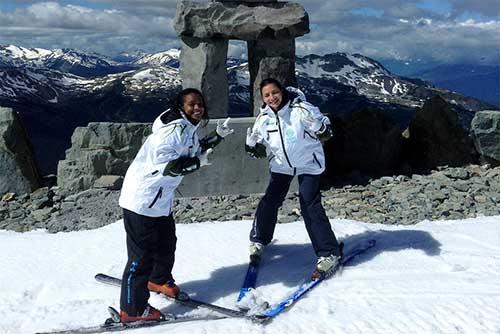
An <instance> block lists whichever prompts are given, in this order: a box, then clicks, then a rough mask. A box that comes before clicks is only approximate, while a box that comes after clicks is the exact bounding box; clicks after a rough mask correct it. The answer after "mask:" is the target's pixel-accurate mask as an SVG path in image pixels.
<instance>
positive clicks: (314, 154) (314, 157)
mask: <svg viewBox="0 0 500 334" xmlns="http://www.w3.org/2000/svg"><path fill="white" fill-rule="evenodd" d="M313 159H314V161H315V162H316V163H317V164H318V166H319V168H323V167H322V166H321V163H320V162H319V160H318V157H317V156H316V153H314V152H313Z"/></svg>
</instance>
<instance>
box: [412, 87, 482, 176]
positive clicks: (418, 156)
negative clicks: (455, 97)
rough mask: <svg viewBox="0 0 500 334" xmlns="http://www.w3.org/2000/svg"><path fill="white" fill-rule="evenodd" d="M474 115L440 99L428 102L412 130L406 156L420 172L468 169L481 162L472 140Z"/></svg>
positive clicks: (416, 118)
mask: <svg viewBox="0 0 500 334" xmlns="http://www.w3.org/2000/svg"><path fill="white" fill-rule="evenodd" d="M472 117H473V113H472V112H470V111H468V110H465V109H462V108H461V107H459V106H458V105H453V104H450V103H448V102H446V101H445V100H444V99H443V98H441V97H440V96H435V97H433V98H431V99H429V100H427V101H426V102H425V103H424V105H423V107H422V108H421V109H418V110H417V111H416V113H415V116H414V118H413V119H412V120H411V122H410V126H409V139H408V146H407V148H406V151H407V152H406V153H407V156H408V159H409V161H410V164H411V166H412V168H413V169H414V170H416V171H425V170H430V169H434V168H436V167H437V166H445V165H447V166H455V167H456V166H464V165H467V164H470V163H474V162H476V161H477V152H476V150H475V148H474V144H473V142H472V138H471V137H470V136H469V128H470V121H471V120H472Z"/></svg>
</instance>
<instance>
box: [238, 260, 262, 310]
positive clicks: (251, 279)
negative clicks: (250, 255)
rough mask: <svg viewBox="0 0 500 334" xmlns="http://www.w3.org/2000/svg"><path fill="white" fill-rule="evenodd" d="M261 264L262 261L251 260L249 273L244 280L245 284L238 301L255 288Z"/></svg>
mask: <svg viewBox="0 0 500 334" xmlns="http://www.w3.org/2000/svg"><path fill="white" fill-rule="evenodd" d="M259 264H260V261H250V263H249V264H248V270H247V274H246V275H245V280H244V281H243V285H242V287H241V289H240V294H239V295H238V301H240V300H242V299H243V297H245V295H246V294H247V293H248V291H250V290H251V289H255V285H256V284H257V274H258V272H259Z"/></svg>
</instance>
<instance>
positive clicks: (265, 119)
mask: <svg viewBox="0 0 500 334" xmlns="http://www.w3.org/2000/svg"><path fill="white" fill-rule="evenodd" d="M287 91H288V92H289V93H290V96H291V98H290V101H289V102H288V103H287V104H286V105H285V106H284V107H283V108H281V109H280V110H278V112H277V113H275V112H274V111H273V110H272V109H271V107H269V106H267V105H265V106H264V107H263V108H261V109H260V114H259V116H257V119H256V120H255V123H254V126H253V130H252V131H253V132H254V133H257V134H258V137H259V140H258V142H260V143H263V144H264V145H265V146H266V150H267V153H268V156H269V155H270V159H269V162H270V169H271V171H272V172H275V173H282V174H288V175H301V174H313V175H318V174H321V173H322V172H323V171H324V170H325V153H324V151H323V146H322V145H321V142H320V141H319V139H318V138H317V136H316V134H315V132H314V131H313V130H312V129H311V128H310V122H307V121H306V118H309V119H311V118H312V119H314V120H316V121H319V122H321V123H323V124H330V120H329V119H328V117H326V116H324V115H323V114H322V113H321V112H320V111H319V109H318V108H317V107H315V106H313V105H312V104H310V103H309V102H307V101H306V98H305V96H304V93H302V92H301V91H300V90H299V89H296V88H293V87H287Z"/></svg>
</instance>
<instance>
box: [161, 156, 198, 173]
mask: <svg viewBox="0 0 500 334" xmlns="http://www.w3.org/2000/svg"><path fill="white" fill-rule="evenodd" d="M198 168H200V159H198V157H180V158H178V159H175V160H172V161H170V162H169V163H168V164H167V166H166V167H165V169H164V170H163V175H164V176H166V175H168V176H180V175H186V174H189V173H192V172H194V171H195V170H197V169H198Z"/></svg>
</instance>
